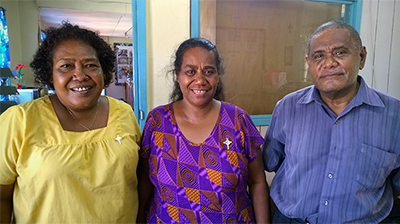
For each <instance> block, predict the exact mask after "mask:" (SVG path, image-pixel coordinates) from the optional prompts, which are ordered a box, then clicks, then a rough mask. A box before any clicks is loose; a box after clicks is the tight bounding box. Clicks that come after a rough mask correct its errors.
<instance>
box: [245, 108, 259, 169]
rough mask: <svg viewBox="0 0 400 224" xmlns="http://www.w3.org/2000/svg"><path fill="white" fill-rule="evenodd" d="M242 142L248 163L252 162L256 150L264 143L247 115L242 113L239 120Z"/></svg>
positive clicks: (255, 155) (256, 152)
mask: <svg viewBox="0 0 400 224" xmlns="http://www.w3.org/2000/svg"><path fill="white" fill-rule="evenodd" d="M240 125H241V128H240V129H241V134H242V138H243V139H242V140H243V143H244V148H245V150H246V153H247V155H248V158H247V159H248V160H249V162H252V161H253V160H254V159H255V158H256V157H257V155H258V150H259V149H260V147H261V145H262V144H263V143H264V139H263V137H262V136H261V135H260V132H259V131H258V130H257V128H256V126H255V125H254V123H253V121H252V120H251V118H250V116H249V115H248V114H247V113H245V112H244V113H243V114H242V115H241V119H240Z"/></svg>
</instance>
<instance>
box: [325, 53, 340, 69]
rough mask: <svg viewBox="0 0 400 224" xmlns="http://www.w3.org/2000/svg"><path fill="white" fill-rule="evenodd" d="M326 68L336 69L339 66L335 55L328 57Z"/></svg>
mask: <svg viewBox="0 0 400 224" xmlns="http://www.w3.org/2000/svg"><path fill="white" fill-rule="evenodd" d="M324 65H325V68H334V67H336V66H338V62H337V61H336V59H335V57H334V56H333V55H327V56H326V59H325V63H324Z"/></svg>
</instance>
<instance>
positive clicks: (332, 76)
mask: <svg viewBox="0 0 400 224" xmlns="http://www.w3.org/2000/svg"><path fill="white" fill-rule="evenodd" d="M342 75H343V74H342V73H332V74H325V75H322V76H321V79H330V78H337V77H339V76H342Z"/></svg>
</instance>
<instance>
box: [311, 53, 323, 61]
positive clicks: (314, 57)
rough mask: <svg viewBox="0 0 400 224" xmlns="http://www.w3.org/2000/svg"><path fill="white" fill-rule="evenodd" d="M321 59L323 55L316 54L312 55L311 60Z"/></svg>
mask: <svg viewBox="0 0 400 224" xmlns="http://www.w3.org/2000/svg"><path fill="white" fill-rule="evenodd" d="M323 57H324V55H323V54H320V53H318V54H314V56H313V59H315V60H319V59H322V58H323Z"/></svg>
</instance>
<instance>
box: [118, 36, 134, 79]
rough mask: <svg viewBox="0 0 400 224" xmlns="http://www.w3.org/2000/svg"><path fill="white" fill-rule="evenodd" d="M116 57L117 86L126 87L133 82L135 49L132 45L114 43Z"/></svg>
mask: <svg viewBox="0 0 400 224" xmlns="http://www.w3.org/2000/svg"><path fill="white" fill-rule="evenodd" d="M114 51H115V56H116V58H117V60H116V65H115V70H116V71H115V85H125V83H126V82H128V83H131V82H133V52H132V51H133V47H132V44H127V43H114Z"/></svg>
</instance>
